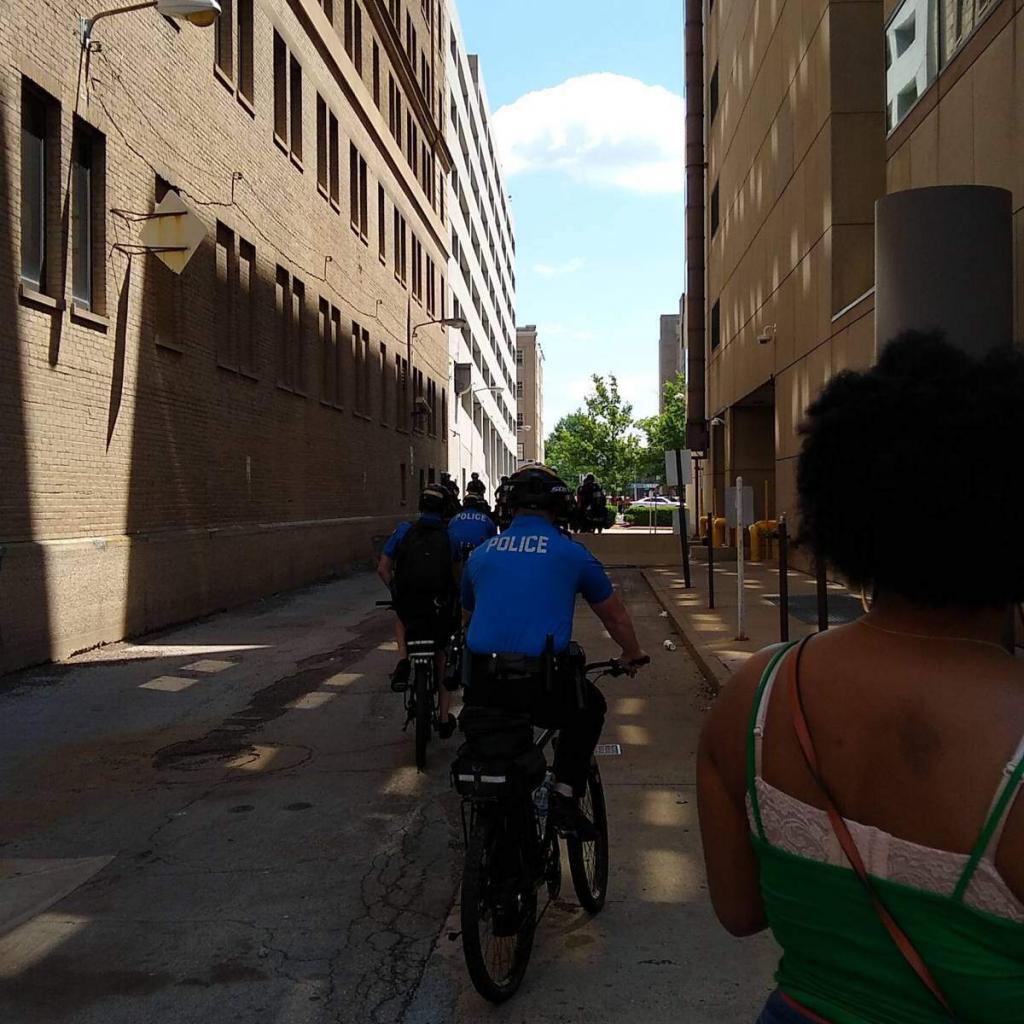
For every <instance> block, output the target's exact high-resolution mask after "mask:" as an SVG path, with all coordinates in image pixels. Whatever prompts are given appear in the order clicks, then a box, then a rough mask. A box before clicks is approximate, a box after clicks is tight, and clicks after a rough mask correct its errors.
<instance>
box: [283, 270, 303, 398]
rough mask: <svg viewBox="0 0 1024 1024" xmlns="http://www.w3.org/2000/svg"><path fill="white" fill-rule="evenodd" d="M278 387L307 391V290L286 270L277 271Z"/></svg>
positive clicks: (300, 391)
mask: <svg viewBox="0 0 1024 1024" xmlns="http://www.w3.org/2000/svg"><path fill="white" fill-rule="evenodd" d="M276 282H277V304H276V308H277V317H278V378H277V382H278V384H279V385H280V386H281V387H283V388H285V389H287V390H289V391H295V392H297V393H300V394H301V393H302V389H303V379H304V377H303V334H304V328H305V322H304V321H305V304H306V289H305V287H304V285H303V284H302V282H301V281H300V280H299V279H298V278H294V277H292V276H291V275H290V274H289V273H288V271H287V270H285V269H284V267H278V268H277V277H276Z"/></svg>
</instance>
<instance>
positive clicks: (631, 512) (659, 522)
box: [625, 505, 674, 526]
mask: <svg viewBox="0 0 1024 1024" xmlns="http://www.w3.org/2000/svg"><path fill="white" fill-rule="evenodd" d="M673 511H674V510H673V509H671V508H659V509H657V510H652V509H650V508H637V507H636V506H635V505H634V506H633V507H632V508H627V509H626V515H625V519H626V523H627V524H628V525H629V526H650V525H651V523H652V522H653V523H654V525H655V526H671V525H672V512H673Z"/></svg>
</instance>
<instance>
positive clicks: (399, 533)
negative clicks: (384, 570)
mask: <svg viewBox="0 0 1024 1024" xmlns="http://www.w3.org/2000/svg"><path fill="white" fill-rule="evenodd" d="M420 519H421V520H422V521H423V522H424V523H439V522H441V517H440V516H435V515H433V514H432V513H430V512H423V513H421V515H420ZM411 529H412V523H399V524H398V529H396V530H395V532H394V533H393V534H391V536H390V537H388V542H387V544H385V545H384V551H383V554H385V555H387V557H388V558H394V557H395V554H396V553H397V551H398V545H399V544H401V543H402V538H403V537H404V536H405V535H406V534H407V533H408V532H409V531H410V530H411Z"/></svg>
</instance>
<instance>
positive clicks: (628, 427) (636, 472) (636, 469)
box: [546, 374, 686, 493]
mask: <svg viewBox="0 0 1024 1024" xmlns="http://www.w3.org/2000/svg"><path fill="white" fill-rule="evenodd" d="M591 382H592V385H593V389H592V390H591V391H590V393H588V394H587V396H586V398H585V399H584V401H583V408H581V409H577V410H576V411H575V412H573V413H570V414H569V415H568V416H563V417H562V419H561V420H559V421H558V423H557V424H556V425H555V429H554V430H553V431H552V432H551V435H550V436H549V437H548V440H547V445H546V450H547V461H548V464H549V465H550V466H551V467H552V468H554V469H556V470H557V471H558V473H559V474H560V475H561V476H562V477H563V478H564V479H565V480H566V481H567V482H568V483H570V484H572V483H575V482H576V481H577V480H578V479H579V477H581V476H584V475H586V474H587V473H593V474H594V476H596V477H597V478H598V480H600V481H601V483H602V484H604V486H605V488H606V490H609V491H611V492H613V493H622V492H626V491H627V490H628V488H629V485H630V484H632V483H654V482H655V481H662V480H663V479H664V475H665V456H664V452H665V449H666V448H672V447H675V446H679V447H682V445H683V439H684V438H685V434H686V381H685V379H684V377H683V375H682V374H679V375H678V376H677V377H676V378H675V379H674V380H672V381H668V382H667V383H666V385H665V397H666V402H665V410H666V411H665V412H664V413H661V414H660V415H658V416H649V417H647V418H646V419H641V420H634V418H633V406H632V405H631V404H630V403H629V402H627V401H625V400H624V399H623V397H622V395H621V394H620V393H619V384H618V381H617V380H616V379H615V377H607V378H606V377H602V376H598V375H597V374H595V375H594V376H592V377H591ZM680 396H681V399H680Z"/></svg>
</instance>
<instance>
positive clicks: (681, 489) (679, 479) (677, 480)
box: [665, 448, 693, 590]
mask: <svg viewBox="0 0 1024 1024" xmlns="http://www.w3.org/2000/svg"><path fill="white" fill-rule="evenodd" d="M673 461H674V462H675V465H674V466H673V465H672V463H673ZM683 466H685V467H686V470H685V471H684V470H683ZM692 467H693V463H692V460H691V457H690V453H689V452H688V451H685V450H681V449H679V448H676V449H675V450H674V451H671V452H665V479H666V480H667V481H668V483H669V485H670V486H672V485H674V486H675V488H676V497H677V498H678V499H679V517H678V518H679V546H680V548H681V549H682V555H683V585H684V586H685V587H686V589H687V590H689V589H690V588H691V587H692V586H693V581H692V579H691V578H690V537H689V533H690V527H689V523H688V522H687V520H688V519H689V516H688V515H687V514H686V512H687V510H686V485H687V484H689V483H692V482H693V478H692V473H693V468H692ZM673 469H675V477H674V478H673V476H672V470H673Z"/></svg>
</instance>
